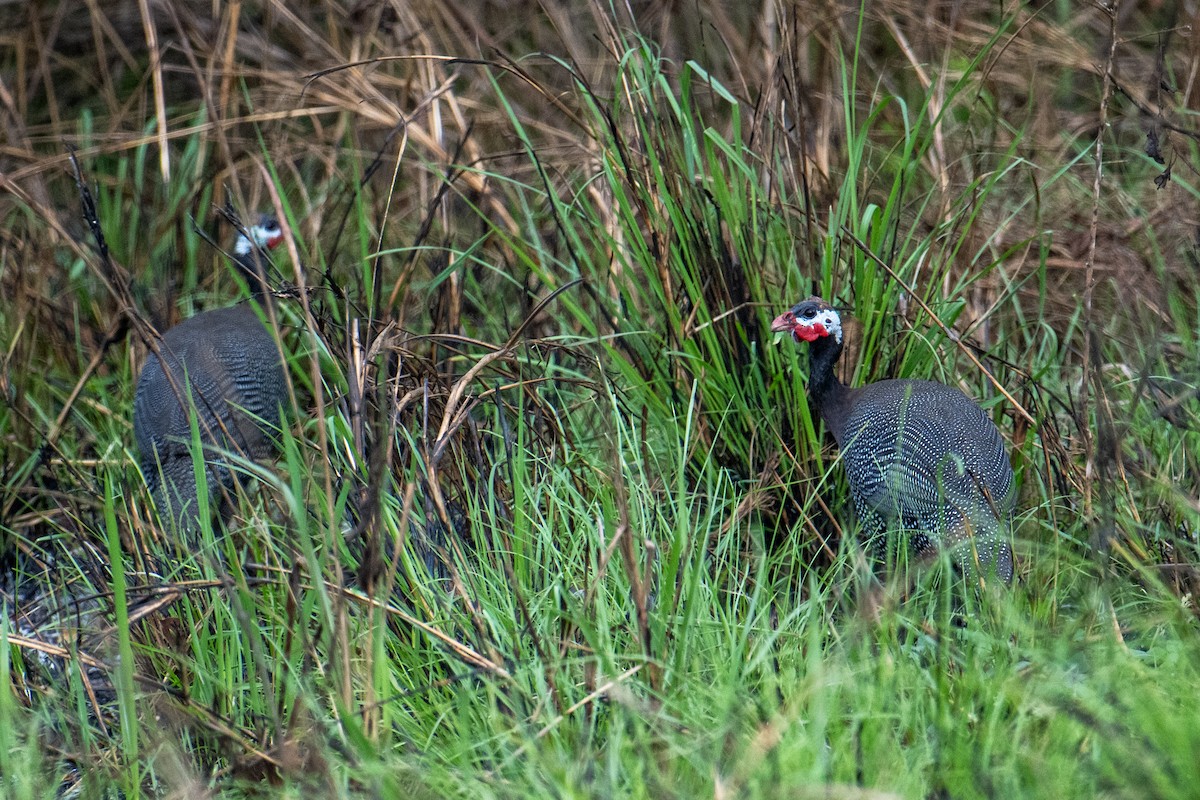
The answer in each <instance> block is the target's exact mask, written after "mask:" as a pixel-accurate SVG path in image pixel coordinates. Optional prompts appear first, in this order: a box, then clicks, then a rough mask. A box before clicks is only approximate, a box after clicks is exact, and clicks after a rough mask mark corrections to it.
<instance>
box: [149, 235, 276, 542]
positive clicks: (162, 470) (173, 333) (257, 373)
mask: <svg viewBox="0 0 1200 800" xmlns="http://www.w3.org/2000/svg"><path fill="white" fill-rule="evenodd" d="M248 233H249V234H250V236H251V237H253V239H254V243H253V244H251V242H250V240H249V239H247V238H246V236H245V235H240V236H239V239H238V242H237V245H236V246H235V248H234V258H235V261H236V262H237V264H238V266H239V267H240V268H241V269H242V270H243V272H245V273H246V276H247V279H248V280H249V282H250V286H251V290H252V291H254V292H255V295H256V299H257V300H258V301H259V302H260V303H261V302H266V301H267V300H266V296H265V294H263V293H262V291H261V290H262V287H263V286H264V283H263V280H262V276H261V275H260V274H259V270H260V269H261V266H260V265H261V260H260V259H259V257H258V256H259V254H258V250H257V249H256V248H269V247H273V246H275V245H276V244H278V243H279V241H280V239H281V234H280V230H279V225H278V223H277V222H275V221H274V220H273V219H271V218H269V217H264V218H263V219H262V220H260V222H259V224H258V225H255V226H253V227H252V228H250V229H249V230H248ZM158 351H159V352H158V354H155V353H154V352H151V353H150V354H149V355H148V356H147V358H146V364H145V366H144V367H143V368H142V372H141V374H140V375H139V376H138V383H137V393H136V397H135V400H134V408H133V430H134V434H135V436H136V438H137V444H138V449H139V451H140V452H141V457H142V464H141V466H142V474H143V475H144V476H145V479H146V484H147V486H148V487H149V488H150V490H151V493H152V494H153V495H154V499H155V503H156V504H157V505H158V509H159V512H160V514H162V516H163V519H164V521H166V520H167V519H170V521H171V523H172V524H173V525H175V526H178V528H180V529H181V530H182V531H184V532H192V531H194V530H195V529H196V527H197V525H198V522H199V499H200V498H199V494H198V490H197V486H198V485H197V483H196V472H195V467H194V462H193V459H192V447H191V445H192V418H193V416H194V417H195V420H196V428H197V429H198V431H199V436H200V442H201V443H202V445H203V446H204V452H203V454H202V458H203V462H204V463H203V478H204V483H203V488H204V490H205V491H206V496H208V497H211V496H212V493H213V492H214V491H217V490H218V489H219V487H224V488H226V489H229V488H232V485H233V473H232V472H231V470H230V467H229V466H228V465H227V464H226V463H225V461H224V460H223V458H222V457H221V456H220V453H221V452H222V451H227V452H232V453H237V454H239V455H242V456H245V457H248V458H256V459H257V458H263V457H265V456H267V455H268V454H269V453H270V452H271V449H272V440H271V431H272V430H273V429H275V430H277V429H278V428H279V425H280V423H281V408H282V407H283V406H284V405H285V404H286V402H287V383H286V380H285V378H284V373H283V364H282V362H281V360H280V350H279V345H278V343H277V342H276V341H275V337H274V336H273V335H272V334H271V333H270V332H269V331H268V330H267V328H266V327H265V326H264V325H263V322H262V320H261V319H260V317H259V315H258V312H257V311H256V309H255V307H254V305H253V304H252V303H242V304H240V305H237V306H233V307H231V308H221V309H215V310H212V311H206V312H204V313H202V314H198V315H196V316H194V317H192V318H191V319H188V320H185V321H184V322H181V323H180V324H178V325H176V326H175V327H173V328H171V329H170V330H168V331H167V332H166V333H164V334H163V335H162V339H161V340H160V341H159V343H158ZM193 409H194V411H193Z"/></svg>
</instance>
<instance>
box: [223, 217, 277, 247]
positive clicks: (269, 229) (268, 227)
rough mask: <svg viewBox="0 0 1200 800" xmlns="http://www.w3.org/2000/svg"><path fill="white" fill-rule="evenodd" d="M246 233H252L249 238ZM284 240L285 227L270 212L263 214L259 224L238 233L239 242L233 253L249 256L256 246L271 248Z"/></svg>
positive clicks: (235, 245) (235, 244)
mask: <svg viewBox="0 0 1200 800" xmlns="http://www.w3.org/2000/svg"><path fill="white" fill-rule="evenodd" d="M246 234H249V235H250V238H249V239H247V238H246ZM282 241H283V229H282V228H281V227H279V221H278V220H276V219H275V218H274V217H272V216H270V215H269V214H263V215H262V216H261V217H260V218H259V220H258V223H257V224H254V225H251V226H250V227H248V228H246V233H244V234H242V233H240V234H238V238H237V242H235V243H234V245H233V254H234V255H235V256H248V255H250V254H251V253H253V252H254V248H255V247H259V248H261V249H263V250H270V249H272V248H273V247H275V246H276V245H278V244H279V243H280V242H282ZM251 242H253V244H251Z"/></svg>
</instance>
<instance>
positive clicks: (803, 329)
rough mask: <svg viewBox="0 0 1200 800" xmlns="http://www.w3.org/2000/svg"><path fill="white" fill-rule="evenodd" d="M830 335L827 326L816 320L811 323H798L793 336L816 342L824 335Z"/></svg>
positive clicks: (793, 330)
mask: <svg viewBox="0 0 1200 800" xmlns="http://www.w3.org/2000/svg"><path fill="white" fill-rule="evenodd" d="M828 335H829V331H827V330H825V326H824V325H822V324H821V323H819V322H814V323H813V324H811V325H797V326H796V327H794V328H792V336H795V337H796V339H798V340H802V341H805V342H815V341H816V340H817V339H820V338H821V337H822V336H828Z"/></svg>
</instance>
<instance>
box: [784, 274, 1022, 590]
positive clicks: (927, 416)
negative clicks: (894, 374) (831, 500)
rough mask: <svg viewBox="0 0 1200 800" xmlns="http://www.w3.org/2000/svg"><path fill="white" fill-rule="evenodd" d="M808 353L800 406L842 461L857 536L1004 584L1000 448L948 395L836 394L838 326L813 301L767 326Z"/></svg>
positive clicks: (887, 387) (900, 385)
mask: <svg viewBox="0 0 1200 800" xmlns="http://www.w3.org/2000/svg"><path fill="white" fill-rule="evenodd" d="M771 329H772V330H774V331H787V332H789V333H791V334H792V335H793V337H794V338H795V339H796V340H797V341H807V342H809V343H810V348H811V349H810V352H809V360H810V375H809V388H808V393H809V398H810V400H811V401H812V403H813V405H814V406H815V407H816V410H817V411H818V413H819V414H820V416H821V418H822V420H823V421H824V422H825V425H826V427H827V428H829V430H830V431H831V432H832V433H833V436H834V439H835V440H836V441H837V443H838V447H839V449H840V450H841V452H842V462H843V465H844V466H845V469H846V476H847V479H848V482H849V485H850V493H851V496H852V499H853V501H854V507H855V511H856V513H857V515H858V517H859V521H860V523H861V524H862V527H863V529H864V533H865V534H866V535H867V536H869V537H877V536H880V535H882V534H883V533H885V532H886V531H888V530H894V529H901V530H904V531H907V532H909V533H910V534H911V535H912V538H913V544H914V545H915V546H916V547H917V549H919V550H920V549H925V548H927V547H937V546H941V547H943V548H946V549H948V550H949V551H950V552H951V555H952V557H953V558H954V560H955V561H956V562H957V563H958V564H959V566H960V567H962V568H963V570H964V572H966V573H967V574H968V575H978V574H981V573H982V574H984V575H989V574H992V573H993V571H994V574H995V575H997V576H999V577H1000V578H1001V579H1003V580H1004V581H1006V582H1008V581H1011V580H1012V575H1013V559H1012V547H1011V546H1010V544H1009V542H1008V531H1009V529H1010V527H1011V522H1012V513H1013V509H1014V506H1015V504H1016V492H1015V488H1014V483H1013V472H1012V466H1011V465H1010V464H1009V461H1008V453H1007V451H1006V449H1005V446H1004V440H1003V439H1002V438H1001V437H1000V432H999V431H998V430H997V429H996V426H995V424H993V423H992V421H991V419H990V418H989V417H988V416H987V414H985V413H984V412H983V410H982V409H981V408H980V407H979V406H978V405H976V404H975V402H974V401H972V400H970V399H969V398H968V397H967V396H966V395H964V394H963V393H962V392H960V391H958V390H957V389H953V388H951V387H949V386H946V385H944V384H941V383H936V382H934V381H924V380H886V381H880V382H878V383H871V384H867V385H866V386H863V387H861V388H858V389H850V388H847V387H846V386H844V385H842V383H841V382H840V381H838V380H837V378H836V377H835V376H834V374H833V366H834V364H835V363H836V362H837V359H838V356H839V355H840V354H841V351H842V330H841V318H840V317H839V316H838V313H837V311H836V310H835V309H833V307H832V306H830V305H829V304H828V303H826V302H825V301H824V300H821V299H820V298H818V297H812V298H809V299H808V300H804V301H802V302H800V303H798V304H797V305H796V306H794V307H793V308H792V309H791V310H789V311H787V312H785V313H784V314H781V315H780V316H779V317H778V318H776V319H775V321H774V323H772V326H771Z"/></svg>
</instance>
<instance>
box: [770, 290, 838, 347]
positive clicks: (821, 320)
mask: <svg viewBox="0 0 1200 800" xmlns="http://www.w3.org/2000/svg"><path fill="white" fill-rule="evenodd" d="M771 330H772V331H773V332H775V333H790V334H792V338H794V339H795V340H796V341H798V342H801V341H803V342H815V341H817V340H818V339H822V338H824V337H827V336H828V337H832V338H833V340H834V341H835V342H836V343H837V344H838V345H841V343H842V318H841V316H840V315H839V314H838V312H837V309H836V308H834V307H833V306H831V305H829V303H826V302H825V301H824V300H822V299H821V298H819V297H810V298H808V299H807V300H801V301H800V302H799V303H796V305H794V306H792V307H791V308H790V309H789V310H787V311H785V312H783V313H782V314H780V315H779V316H778V317H776V318H775V321H774V322H772V323H771Z"/></svg>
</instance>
